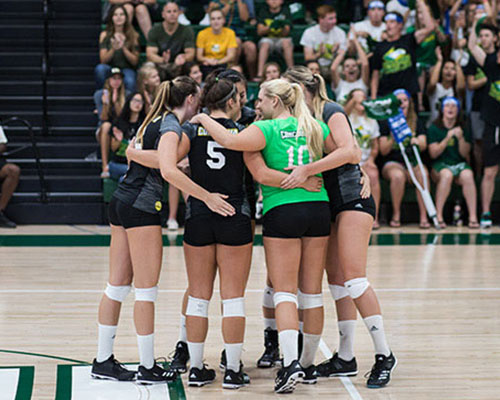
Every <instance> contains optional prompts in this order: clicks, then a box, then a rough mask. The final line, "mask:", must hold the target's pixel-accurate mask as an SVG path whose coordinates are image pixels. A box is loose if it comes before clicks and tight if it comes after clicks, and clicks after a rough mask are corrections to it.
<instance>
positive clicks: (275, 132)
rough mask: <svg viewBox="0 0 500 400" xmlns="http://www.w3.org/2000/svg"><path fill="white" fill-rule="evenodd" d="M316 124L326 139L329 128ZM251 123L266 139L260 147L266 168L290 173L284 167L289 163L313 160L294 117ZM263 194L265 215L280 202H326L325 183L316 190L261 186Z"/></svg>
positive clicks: (290, 164) (305, 162) (295, 163)
mask: <svg viewBox="0 0 500 400" xmlns="http://www.w3.org/2000/svg"><path fill="white" fill-rule="evenodd" d="M318 123H319V124H320V125H321V128H322V129H323V139H326V137H327V136H328V134H329V133H330V130H329V128H328V126H327V125H326V124H325V123H323V122H320V121H318ZM252 125H255V126H257V128H259V129H260V130H261V131H262V133H263V134H264V138H265V139H266V147H265V148H264V149H263V150H262V156H263V157H264V160H265V162H266V165H267V166H268V167H269V168H271V169H275V170H278V171H282V172H285V173H290V171H285V170H284V169H285V168H286V167H289V166H292V165H304V164H309V163H311V162H313V161H316V159H313V157H312V154H310V153H309V150H308V148H307V143H306V137H305V136H303V135H301V134H300V133H298V132H297V119H296V118H294V117H289V118H286V119H271V120H266V121H257V122H254V123H253V124H252ZM318 176H320V175H318ZM262 196H263V197H264V204H263V205H264V208H263V213H264V214H265V213H266V212H268V211H269V210H270V209H272V208H274V207H277V206H280V205H283V204H291V203H301V202H305V201H328V195H327V193H326V190H325V188H324V186H323V187H322V188H321V191H319V192H309V191H307V190H305V189H302V188H296V189H288V190H283V189H281V188H278V187H271V186H266V185H262Z"/></svg>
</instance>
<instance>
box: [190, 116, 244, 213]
mask: <svg viewBox="0 0 500 400" xmlns="http://www.w3.org/2000/svg"><path fill="white" fill-rule="evenodd" d="M215 120H216V121H217V122H218V123H220V124H221V125H223V126H224V127H225V128H226V129H227V130H229V131H230V132H231V133H232V134H233V135H237V134H238V133H239V132H240V131H241V130H242V129H243V126H242V125H240V124H238V123H236V122H234V121H232V120H230V119H226V118H215ZM182 128H183V130H184V132H185V133H186V135H187V137H188V138H189V140H190V142H191V148H190V150H189V154H188V157H189V166H190V168H191V179H192V180H193V181H194V182H196V183H197V184H198V185H200V186H202V187H203V188H205V189H206V190H208V191H209V192H212V193H221V194H225V195H227V196H229V197H228V198H227V199H226V201H227V202H229V203H230V204H231V205H232V206H234V207H235V208H236V212H239V213H242V214H244V215H247V216H250V209H249V206H248V200H247V198H246V190H245V179H244V175H245V164H244V161H243V153H242V152H241V151H234V150H228V149H226V148H224V147H223V146H221V145H220V144H218V143H217V142H216V141H215V140H214V139H212V137H211V136H210V135H209V134H208V132H207V131H206V130H205V128H203V126H201V125H199V124H191V123H185V124H184V125H183V126H182ZM209 213H212V211H210V209H209V208H208V207H207V206H206V205H205V203H203V202H202V201H200V200H198V199H195V198H194V197H192V196H191V197H189V199H188V204H187V210H186V219H188V218H190V217H192V216H194V215H200V214H209Z"/></svg>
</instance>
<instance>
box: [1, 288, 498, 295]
mask: <svg viewBox="0 0 500 400" xmlns="http://www.w3.org/2000/svg"><path fill="white" fill-rule="evenodd" d="M103 291H104V289H0V294H1V293H102V292H103ZM184 291H185V289H161V290H159V292H160V293H184ZM375 291H376V292H395V293H398V292H402V293H406V292H498V291H500V287H487V288H392V289H375ZM214 292H217V293H218V292H219V290H214ZM261 292H262V289H247V290H246V293H261Z"/></svg>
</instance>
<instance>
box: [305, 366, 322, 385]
mask: <svg viewBox="0 0 500 400" xmlns="http://www.w3.org/2000/svg"><path fill="white" fill-rule="evenodd" d="M302 371H304V377H303V378H302V383H303V384H305V385H314V384H315V383H317V382H318V373H317V372H316V366H315V365H311V366H309V367H307V368H302Z"/></svg>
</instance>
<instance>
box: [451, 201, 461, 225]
mask: <svg viewBox="0 0 500 400" xmlns="http://www.w3.org/2000/svg"><path fill="white" fill-rule="evenodd" d="M453 225H455V226H462V207H461V206H460V201H458V200H457V202H456V203H455V207H454V208H453Z"/></svg>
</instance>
